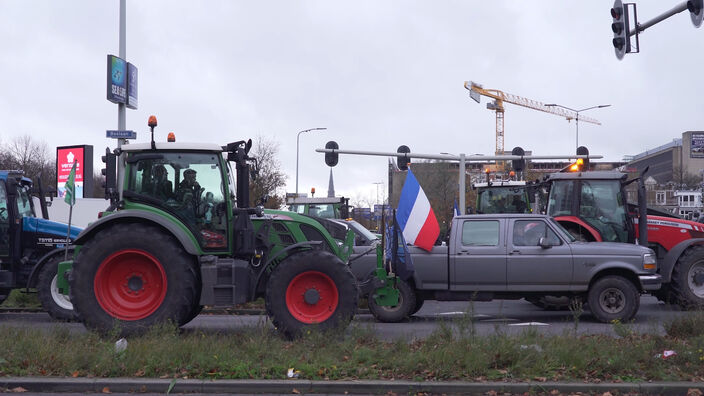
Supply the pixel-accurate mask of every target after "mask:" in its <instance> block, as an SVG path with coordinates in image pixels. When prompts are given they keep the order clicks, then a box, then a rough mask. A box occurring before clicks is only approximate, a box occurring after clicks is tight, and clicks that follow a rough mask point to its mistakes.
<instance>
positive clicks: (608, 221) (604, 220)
mask: <svg viewBox="0 0 704 396" xmlns="http://www.w3.org/2000/svg"><path fill="white" fill-rule="evenodd" d="M580 200H581V202H580V206H579V217H581V218H582V219H584V221H586V222H587V223H589V225H591V226H592V227H594V228H596V229H597V230H598V231H599V233H600V234H601V237H602V239H603V240H604V241H610V242H627V241H628V228H627V222H626V221H627V220H626V208H625V206H624V199H623V195H622V193H621V183H620V181H618V180H583V181H582V191H581V196H580Z"/></svg>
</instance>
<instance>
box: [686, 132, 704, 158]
mask: <svg viewBox="0 0 704 396" xmlns="http://www.w3.org/2000/svg"><path fill="white" fill-rule="evenodd" d="M689 156H690V158H704V133H692V144H691V146H689Z"/></svg>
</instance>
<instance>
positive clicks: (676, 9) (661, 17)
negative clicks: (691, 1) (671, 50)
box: [628, 1, 688, 36]
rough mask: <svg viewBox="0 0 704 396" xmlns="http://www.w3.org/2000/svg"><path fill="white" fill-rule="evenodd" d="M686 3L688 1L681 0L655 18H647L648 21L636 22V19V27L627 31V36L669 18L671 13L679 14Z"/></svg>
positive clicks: (685, 7)
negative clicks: (681, 0) (631, 30)
mask: <svg viewBox="0 0 704 396" xmlns="http://www.w3.org/2000/svg"><path fill="white" fill-rule="evenodd" d="M687 3H688V2H687V1H683V2H682V3H680V4H678V5H676V6H675V7H673V8H672V9H671V10H669V11H667V12H664V13H662V14H660V15H658V16H656V17H655V18H653V19H651V20H649V21H646V22H643V23H637V21H636V29H635V31H633V32H629V33H628V35H629V36H633V35H635V34H638V33H640V32H642V31H644V30H645V29H647V28H649V27H651V26H653V25H655V24H658V23H660V22H662V21H664V20H665V19H667V18H669V17H671V16H673V15H676V14H679V13H680V12H682V11H685V10H687Z"/></svg>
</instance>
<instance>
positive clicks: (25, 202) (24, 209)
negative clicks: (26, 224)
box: [17, 184, 35, 217]
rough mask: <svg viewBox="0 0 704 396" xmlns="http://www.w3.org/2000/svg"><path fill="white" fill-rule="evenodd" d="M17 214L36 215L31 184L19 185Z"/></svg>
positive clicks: (21, 215)
mask: <svg viewBox="0 0 704 396" xmlns="http://www.w3.org/2000/svg"><path fill="white" fill-rule="evenodd" d="M17 214H18V216H19V217H35V216H34V207H33V206H32V196H31V194H30V192H29V186H23V185H19V184H18V185H17Z"/></svg>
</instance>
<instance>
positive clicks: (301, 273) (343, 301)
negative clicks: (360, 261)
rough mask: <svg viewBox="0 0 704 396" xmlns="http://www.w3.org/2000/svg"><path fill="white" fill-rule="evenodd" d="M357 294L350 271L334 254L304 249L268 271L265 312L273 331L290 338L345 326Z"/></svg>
mask: <svg viewBox="0 0 704 396" xmlns="http://www.w3.org/2000/svg"><path fill="white" fill-rule="evenodd" d="M358 295H359V291H358V289H357V282H356V280H355V277H354V275H353V274H352V271H350V268H349V267H348V266H347V265H345V264H344V263H343V262H342V261H341V260H340V259H339V258H338V257H337V256H335V255H333V254H332V253H329V252H326V251H321V250H307V251H303V252H300V253H294V254H293V255H292V256H290V257H288V258H286V259H285V260H284V261H282V262H281V263H279V264H278V265H277V266H276V268H274V270H273V271H272V272H271V276H270V277H269V281H268V282H267V285H266V312H267V315H269V317H270V318H271V321H272V322H273V324H274V327H276V329H277V330H279V331H280V332H281V333H282V334H283V335H285V336H286V337H288V338H294V337H296V336H298V335H300V334H301V333H302V331H304V330H306V329H311V328H317V329H320V330H329V329H334V328H341V327H342V326H347V324H348V323H349V321H350V320H352V317H353V316H354V313H355V311H356V309H357V303H358V298H359V297H358Z"/></svg>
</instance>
